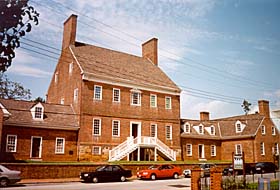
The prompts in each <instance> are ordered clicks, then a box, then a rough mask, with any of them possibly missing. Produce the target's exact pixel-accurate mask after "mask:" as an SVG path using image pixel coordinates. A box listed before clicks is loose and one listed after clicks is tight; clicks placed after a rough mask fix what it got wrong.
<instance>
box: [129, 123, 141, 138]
mask: <svg viewBox="0 0 280 190" xmlns="http://www.w3.org/2000/svg"><path fill="white" fill-rule="evenodd" d="M130 136H131V137H133V138H136V137H140V136H141V122H130Z"/></svg>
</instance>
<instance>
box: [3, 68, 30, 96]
mask: <svg viewBox="0 0 280 190" xmlns="http://www.w3.org/2000/svg"><path fill="white" fill-rule="evenodd" d="M0 98H6V99H22V100H30V98H31V92H30V90H29V89H25V88H24V87H23V86H22V85H21V84H20V83H17V82H13V81H10V80H9V79H8V78H7V76H6V75H4V74H3V73H0Z"/></svg>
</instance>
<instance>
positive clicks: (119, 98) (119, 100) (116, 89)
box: [113, 88, 121, 103]
mask: <svg viewBox="0 0 280 190" xmlns="http://www.w3.org/2000/svg"><path fill="white" fill-rule="evenodd" d="M115 91H118V92H119V96H118V101H115V93H114V92H115ZM113 102H117V103H119V102H121V90H120V89H119V88H113Z"/></svg>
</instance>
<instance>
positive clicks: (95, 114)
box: [47, 15, 181, 161]
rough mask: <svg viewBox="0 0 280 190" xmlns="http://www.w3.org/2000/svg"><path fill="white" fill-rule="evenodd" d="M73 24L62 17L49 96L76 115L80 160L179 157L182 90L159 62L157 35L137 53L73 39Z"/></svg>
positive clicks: (74, 21) (74, 22) (74, 19)
mask: <svg viewBox="0 0 280 190" xmlns="http://www.w3.org/2000/svg"><path fill="white" fill-rule="evenodd" d="M76 25H77V16H75V15H72V16H70V17H69V19H68V20H66V21H65V23H64V32H63V43H62V52H61V57H60V59H59V61H58V64H57V67H56V69H55V72H54V75H53V78H52V80H51V83H50V86H49V89H48V93H47V102H48V103H55V104H65V105H72V106H73V108H74V110H75V113H76V114H77V115H78V116H79V126H80V130H79V138H78V160H94V161H97V160H111V161H113V160H121V159H128V160H157V159H164V160H176V159H177V160H178V158H181V152H180V150H181V147H180V138H178V137H180V91H181V90H180V89H179V88H178V87H177V86H176V84H174V83H173V82H172V81H171V80H170V79H169V78H168V76H167V75H166V74H165V73H164V72H163V71H162V70H161V69H160V68H159V67H158V57H157V54H158V53H157V51H158V50H157V39H155V38H153V39H151V40H149V41H147V42H146V43H144V44H142V57H139V56H135V55H130V54H127V53H122V52H118V51H114V50H110V49H105V48H101V47H97V46H94V45H89V44H85V43H81V42H77V41H76V40H75V38H76Z"/></svg>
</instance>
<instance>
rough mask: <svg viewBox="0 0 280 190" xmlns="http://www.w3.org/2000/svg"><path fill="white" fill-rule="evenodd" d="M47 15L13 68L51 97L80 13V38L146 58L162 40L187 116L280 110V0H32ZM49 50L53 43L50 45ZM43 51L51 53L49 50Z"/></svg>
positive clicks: (14, 76)
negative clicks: (144, 52) (266, 106)
mask: <svg viewBox="0 0 280 190" xmlns="http://www.w3.org/2000/svg"><path fill="white" fill-rule="evenodd" d="M29 4H30V5H32V6H34V7H35V8H36V10H37V11H38V12H39V13H40V20H39V21H40V24H39V26H35V27H33V28H32V31H31V33H29V34H28V35H27V36H26V37H25V38H24V39H23V40H22V42H23V43H22V46H21V48H19V49H17V50H16V59H15V60H14V61H13V63H12V67H10V68H9V69H8V71H7V72H6V74H7V75H8V77H9V78H10V79H11V80H13V81H17V82H21V83H22V84H23V86H24V87H25V88H29V89H31V92H32V95H33V98H36V97H38V96H41V97H45V94H46V92H47V89H48V85H49V83H50V80H51V77H52V74H53V72H54V69H55V67H56V63H57V58H58V57H59V54H60V48H61V39H62V30H63V22H64V21H65V20H66V19H67V18H68V16H70V15H71V14H77V15H78V30H77V41H81V42H85V43H89V44H93V45H97V46H101V47H105V48H110V49H114V50H118V51H122V52H128V53H131V54H135V55H138V56H141V44H142V43H143V42H145V41H147V40H149V39H151V38H153V37H156V38H158V40H159V41H158V43H159V44H158V45H159V67H160V68H161V69H162V70H164V71H165V72H166V73H167V74H168V76H169V77H170V78H171V79H172V80H173V81H174V82H175V83H176V84H177V85H178V86H179V87H180V88H181V89H182V94H181V117H182V118H192V119H198V118H199V112H200V111H209V112H210V117H211V118H220V117H227V116H232V115H239V114H243V113H244V112H243V110H242V108H241V104H242V102H243V100H244V99H246V100H248V101H249V102H251V103H252V104H253V105H252V107H251V108H252V112H254V111H256V110H257V100H260V99H266V100H269V101H270V105H271V110H279V109H280V75H279V73H280V64H279V59H280V24H279V23H280V22H279V19H280V11H279V9H280V1H278V0H156V1H153V0H141V1H138V0H115V1H106V0H91V1H89V0H87V1H86V0H71V1H70V0H60V1H59V0H50V1H44V0H36V1H35V0H30V1H29ZM42 49H46V50H47V51H44V50H42ZM43 54H44V55H43Z"/></svg>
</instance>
